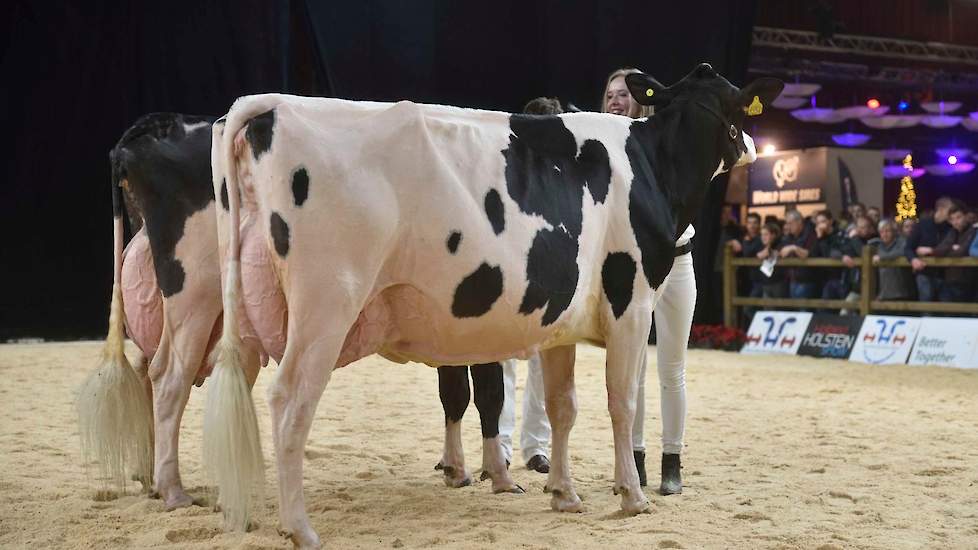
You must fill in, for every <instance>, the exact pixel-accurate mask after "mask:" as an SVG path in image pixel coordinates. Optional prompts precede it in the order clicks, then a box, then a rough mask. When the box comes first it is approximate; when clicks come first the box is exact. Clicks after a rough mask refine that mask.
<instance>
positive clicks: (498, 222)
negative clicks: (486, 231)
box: [484, 189, 506, 235]
mask: <svg viewBox="0 0 978 550" xmlns="http://www.w3.org/2000/svg"><path fill="white" fill-rule="evenodd" d="M484 203H485V208H486V216H488V218H489V223H490V224H492V231H493V233H495V234H496V235H498V234H500V233H502V232H503V229H506V213H505V208H504V207H503V200H502V198H501V197H500V196H499V191H496V190H495V189H490V190H489V192H488V193H486V199H485V201H484Z"/></svg>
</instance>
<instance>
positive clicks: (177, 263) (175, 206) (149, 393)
mask: <svg viewBox="0 0 978 550" xmlns="http://www.w3.org/2000/svg"><path fill="white" fill-rule="evenodd" d="M213 121H214V118H213V117H198V116H192V115H183V114H176V113H153V114H150V115H146V116H144V117H141V118H140V119H139V120H137V121H136V123H135V124H133V126H132V127H130V128H129V129H128V130H127V131H126V132H125V133H124V134H123V136H122V138H120V140H119V142H118V143H117V144H116V146H115V147H114V148H113V149H112V151H111V152H110V154H109V158H110V162H111V165H112V203H113V218H114V222H113V225H114V232H115V238H114V241H115V242H114V249H115V253H114V260H113V263H114V269H113V272H114V278H113V291H112V305H111V310H110V319H109V335H108V338H107V340H106V346H105V350H104V351H103V359H102V363H101V365H100V367H99V368H98V369H97V370H96V371H94V372H93V373H92V375H91V376H90V377H89V378H88V379H87V380H86V382H85V384H84V386H83V387H82V389H81V391H80V393H79V399H78V413H79V420H80V433H81V435H82V447H83V450H84V452H85V453H84V454H85V455H86V456H87V457H90V458H93V459H95V460H97V461H98V463H99V465H100V468H101V475H102V477H103V479H105V478H108V479H111V480H113V481H115V482H116V483H117V484H119V485H121V484H122V483H123V482H124V476H125V469H126V468H127V467H128V468H130V469H131V470H133V471H134V473H135V477H137V478H138V479H139V480H140V481H141V482H142V484H143V487H144V489H145V490H149V489H150V487H151V486H152V487H154V489H155V492H156V493H157V494H158V495H159V496H160V498H162V499H163V500H164V502H165V506H166V509H168V510H171V509H174V508H177V507H181V506H188V505H190V504H191V502H192V498H191V497H190V496H189V495H188V494H187V493H186V492H185V491H184V489H183V485H182V482H181V479H180V471H179V452H178V442H179V430H180V422H181V419H182V417H183V412H184V409H185V407H186V404H187V399H188V397H189V396H190V389H191V387H192V385H193V384H194V383H195V382H196V383H197V385H200V384H201V383H202V382H203V380H204V378H205V377H206V376H207V375H208V374H209V372H210V369H211V367H213V362H210V361H208V359H207V352H208V351H210V350H211V348H213V346H214V344H215V343H216V342H217V339H218V337H219V336H220V329H221V315H222V309H223V303H222V300H221V262H220V257H219V250H218V236H217V217H216V214H215V206H214V202H215V201H214V188H213V186H212V185H211V167H210V149H211V131H210V130H211V125H212V124H213ZM124 204H125V206H126V207H127V208H126V209H128V211H129V216H130V220H131V226H132V229H133V231H134V232H135V235H134V236H133V238H132V240H131V241H130V242H129V244H128V246H126V248H125V250H123V222H122V214H123V209H124V208H123V205H124ZM252 283H253V284H252V285H250V288H253V289H254V288H255V287H256V286H259V287H260V286H261V285H260V281H257V282H256V281H252ZM256 283H257V284H256ZM271 286H272V287H273V288H277V287H276V286H275V285H274V283H273V284H272V285H271ZM248 296H249V295H248V294H245V297H246V298H247V297H248ZM242 322H244V323H246V324H247V320H246V319H242ZM124 327H125V328H124ZM125 332H128V334H129V336H130V337H131V338H132V339H133V341H134V342H135V343H136V345H137V347H138V348H139V349H140V351H141V353H142V355H143V357H142V358H141V360H140V361H139V364H137V366H136V373H134V371H133V370H132V369H131V368H130V366H129V362H128V360H127V359H126V356H125V354H124V353H123V338H124V335H125ZM240 334H243V335H244V339H245V340H246V341H247V344H246V345H245V346H244V349H243V350H242V365H243V366H244V368H245V370H246V379H247V381H248V384H249V386H250V385H251V384H253V383H254V381H255V377H256V376H257V374H258V369H259V365H260V363H261V362H264V360H267V357H266V358H262V357H261V353H260V349H259V345H258V340H257V338H255V337H254V336H252V335H253V334H254V331H253V330H252V329H251V328H250V326H246V327H244V328H243V329H242V331H241V332H240ZM283 337H284V335H283ZM137 373H138V374H137ZM150 401H152V404H151V403H150ZM154 435H155V441H154ZM154 482H155V483H154Z"/></svg>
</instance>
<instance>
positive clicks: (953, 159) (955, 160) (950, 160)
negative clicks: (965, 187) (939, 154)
mask: <svg viewBox="0 0 978 550" xmlns="http://www.w3.org/2000/svg"><path fill="white" fill-rule="evenodd" d="M947 163H948V164H950V165H951V166H954V165H955V164H957V163H958V157H956V156H954V155H951V156H949V157H947Z"/></svg>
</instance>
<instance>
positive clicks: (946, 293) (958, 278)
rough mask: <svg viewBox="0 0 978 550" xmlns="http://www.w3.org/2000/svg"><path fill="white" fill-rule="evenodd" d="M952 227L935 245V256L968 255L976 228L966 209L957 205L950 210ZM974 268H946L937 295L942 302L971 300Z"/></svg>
mask: <svg viewBox="0 0 978 550" xmlns="http://www.w3.org/2000/svg"><path fill="white" fill-rule="evenodd" d="M948 219H949V220H950V222H951V229H950V231H948V232H947V235H945V236H944V240H942V241H941V243H940V244H938V245H937V246H935V247H934V256H936V257H939V258H940V257H945V258H963V257H965V256H967V255H968V249H969V247H970V246H971V242H972V241H974V240H975V228H974V227H972V226H971V225H970V224H969V223H968V218H967V215H966V214H965V212H964V210H963V209H962V208H961V207H959V206H957V205H955V206H952V207H951V208H950V209H949V210H948ZM974 276H975V273H974V270H973V269H971V268H967V267H948V268H946V269H945V270H944V284H943V285H942V286H941V289H940V291H939V292H938V294H937V296H938V299H939V300H940V301H942V302H967V301H970V300H971V297H972V288H973V286H974V285H973V283H972V279H973V278H974Z"/></svg>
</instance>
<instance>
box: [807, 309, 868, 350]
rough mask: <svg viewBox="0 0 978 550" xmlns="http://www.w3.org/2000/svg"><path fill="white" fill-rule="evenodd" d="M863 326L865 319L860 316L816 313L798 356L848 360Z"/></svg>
mask: <svg viewBox="0 0 978 550" xmlns="http://www.w3.org/2000/svg"><path fill="white" fill-rule="evenodd" d="M862 326H863V318H862V317H860V316H858V315H831V314H827V313H816V314H815V315H814V316H813V317H812V320H811V322H809V323H808V330H807V331H805V335H804V336H803V337H802V340H801V347H799V348H798V355H810V356H812V357H832V358H835V359H846V358H847V357H849V352H850V351H852V347H853V346H854V345H855V344H856V336H857V335H858V334H859V329H860V327H862Z"/></svg>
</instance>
